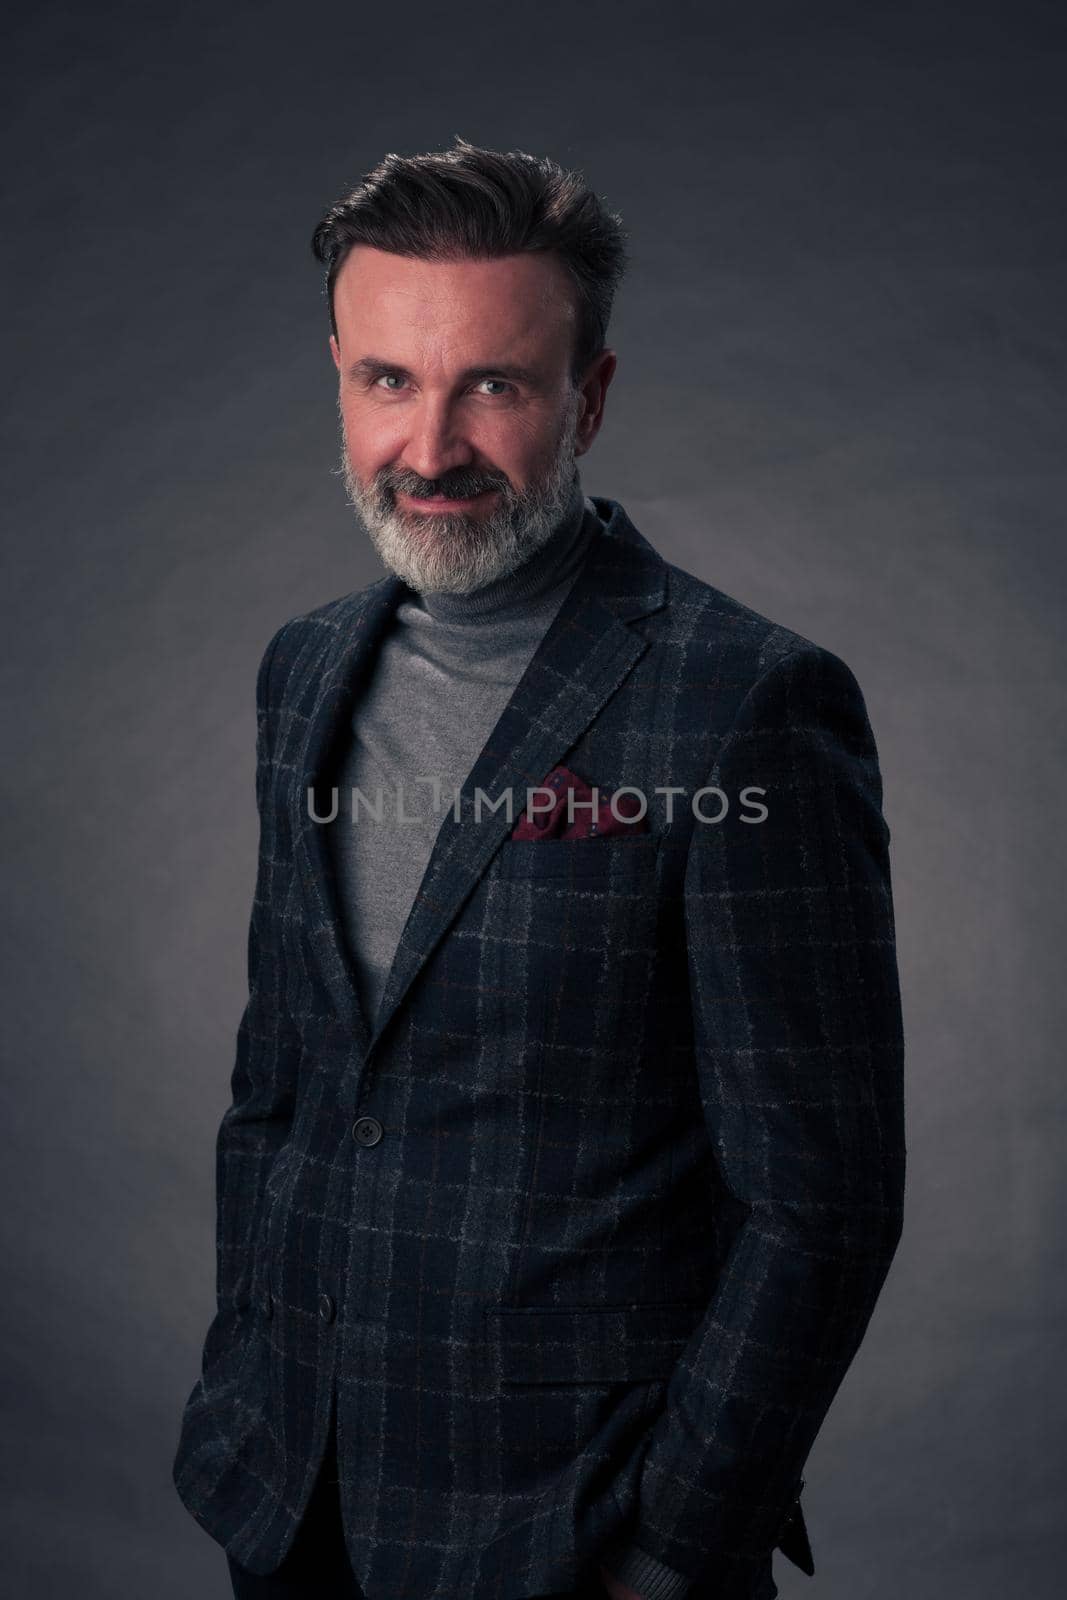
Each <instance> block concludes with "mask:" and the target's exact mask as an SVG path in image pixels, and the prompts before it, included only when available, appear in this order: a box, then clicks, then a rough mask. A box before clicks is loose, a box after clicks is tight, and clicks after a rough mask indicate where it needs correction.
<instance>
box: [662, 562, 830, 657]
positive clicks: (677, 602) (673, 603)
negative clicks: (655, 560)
mask: <svg viewBox="0 0 1067 1600" xmlns="http://www.w3.org/2000/svg"><path fill="white" fill-rule="evenodd" d="M664 565H665V567H666V568H667V575H668V588H667V595H668V606H667V609H666V616H667V621H666V623H665V625H664V627H665V633H667V634H669V635H670V636H671V639H672V642H675V643H678V644H680V645H683V646H684V647H685V648H686V649H687V651H689V652H695V659H697V660H699V659H701V658H703V659H705V660H706V662H707V663H708V664H709V665H714V666H716V667H721V666H722V665H723V663H724V662H728V663H729V665H730V668H731V676H733V677H739V678H746V677H747V678H748V679H749V681H751V682H755V681H756V680H757V679H759V678H761V677H763V676H764V674H765V673H767V672H769V671H771V670H772V669H773V668H774V667H775V666H776V665H777V664H778V663H779V662H780V661H781V660H783V658H785V657H787V656H803V657H807V658H810V659H812V660H816V661H819V662H821V663H825V664H828V665H833V664H835V663H836V664H837V665H839V666H840V667H843V668H844V670H845V671H846V672H847V671H848V670H849V669H848V668H847V666H845V663H844V662H843V661H841V659H840V657H838V656H835V655H834V654H833V652H832V651H830V650H828V649H826V647H825V646H823V645H820V644H818V643H817V642H816V641H815V640H814V639H809V638H807V637H806V635H804V634H802V633H798V632H797V631H796V629H794V628H788V627H786V626H785V624H784V623H781V622H776V621H775V620H774V619H773V618H772V617H766V616H764V615H763V613H762V612H760V611H757V610H755V609H754V607H752V606H749V605H746V604H745V603H744V601H742V600H737V599H735V598H734V596H733V595H729V594H726V593H725V592H724V591H723V590H722V589H718V588H716V587H715V585H714V584H712V583H708V582H706V581H705V580H704V579H703V578H698V577H697V576H696V575H695V574H694V573H692V572H688V571H686V569H685V568H684V567H679V566H677V565H676V564H675V563H674V562H672V561H667V560H666V559H664Z"/></svg>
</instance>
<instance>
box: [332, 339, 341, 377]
mask: <svg viewBox="0 0 1067 1600" xmlns="http://www.w3.org/2000/svg"><path fill="white" fill-rule="evenodd" d="M330 354H331V355H332V356H333V364H334V366H335V367H336V368H337V370H338V372H340V370H341V346H340V345H339V344H338V343H337V340H336V339H335V338H334V336H333V334H332V333H331V334H330Z"/></svg>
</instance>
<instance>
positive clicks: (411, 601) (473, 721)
mask: <svg viewBox="0 0 1067 1600" xmlns="http://www.w3.org/2000/svg"><path fill="white" fill-rule="evenodd" d="M600 526H601V524H600V519H599V517H598V516H597V513H596V511H595V509H594V507H593V502H592V501H591V500H587V499H586V498H585V496H584V494H583V493H582V488H581V483H580V481H579V479H578V478H577V477H576V478H575V484H574V492H573V494H572V497H571V500H570V502H569V504H568V507H567V510H566V512H565V514H564V516H563V518H562V519H561V521H560V523H559V525H558V527H557V528H556V529H555V531H554V532H553V533H552V534H551V535H550V537H549V538H548V540H547V541H546V543H545V544H544V545H542V546H541V548H540V549H539V550H537V551H535V552H534V554H533V555H532V556H530V557H529V558H528V559H527V560H526V561H524V562H523V563H522V565H521V566H519V567H517V568H516V569H515V570H514V571H513V572H510V573H507V574H505V576H504V577H502V578H497V579H495V580H494V581H493V582H491V583H488V584H484V585H483V586H482V587H481V588H480V589H476V590H474V591H473V592H472V593H470V594H445V593H436V592H432V591H424V592H423V593H421V594H415V593H412V594H411V595H410V596H408V597H406V598H405V599H403V600H402V601H401V602H400V604H399V605H398V606H397V608H396V612H395V615H394V617H393V621H392V623H391V624H390V626H389V629H388V631H387V632H386V634H385V637H384V639H383V641H382V644H381V647H380V649H379V651H378V654H377V657H376V659H375V662H374V666H373V668H372V672H371V676H370V679H369V681H368V682H367V684H366V685H365V687H364V689H363V690H362V691H361V693H360V695H359V697H358V703H357V704H356V705H355V706H354V708H353V715H352V732H351V739H350V742H349V745H348V748H347V750H346V751H345V753H344V756H343V758H342V763H341V766H340V769H339V772H338V777H337V788H338V791H339V793H338V811H337V816H336V818H335V819H334V821H333V822H331V823H330V824H329V825H328V827H327V834H328V838H329V844H330V850H331V856H332V859H333V866H334V873H335V878H336V882H337V889H338V899H339V902H340V910H341V916H342V920H343V923H344V927H345V932H346V935H347V938H348V944H349V948H350V950H351V953H352V960H353V965H354V968H355V972H356V978H357V982H358V986H359V991H360V994H359V998H360V1002H361V1004H362V1006H363V1009H364V1013H365V1015H366V1017H367V1019H368V1021H369V1022H371V1023H372V1024H373V1021H374V1018H375V1016H376V1014H377V1009H378V1002H379V1000H380V999H381V995H382V992H383V990H384V988H385V981H386V978H387V976H388V974H389V968H390V967H391V965H392V961H393V953H394V951H395V950H396V946H397V943H398V942H399V939H400V934H401V931H402V929H403V926H404V923H405V922H406V920H407V916H408V912H409V910H410V909H411V903H412V901H413V900H414V898H415V893H416V890H417V889H418V887H419V884H420V883H421V881H422V875H423V873H424V871H425V869H426V863H427V862H428V861H429V859H430V852H431V851H432V849H433V846H434V841H435V840H436V838H437V834H438V831H439V829H440V827H441V823H442V821H443V819H444V815H445V812H446V811H447V810H448V808H449V807H450V806H451V804H452V801H453V798H454V794H455V791H456V790H457V789H459V788H461V787H462V785H463V781H464V779H465V778H466V777H467V774H468V773H469V772H470V770H471V768H472V767H473V766H474V763H475V760H476V759H477V757H478V756H479V754H480V753H481V751H482V748H483V746H484V745H485V742H486V740H487V739H488V737H489V735H490V733H491V732H492V730H493V728H494V726H495V725H496V722H497V719H498V718H499V716H500V713H501V712H502V711H503V709H504V707H505V705H506V704H507V702H508V700H509V699H510V698H511V695H512V691H513V690H514V688H515V685H516V684H517V683H518V681H519V679H520V678H521V676H522V674H523V672H524V671H525V669H526V667H527V664H528V663H529V661H530V659H531V657H532V656H533V654H534V651H535V650H536V649H537V646H538V645H539V644H540V642H541V640H542V638H543V637H544V635H545V633H546V631H547V629H548V626H549V623H550V622H551V621H552V619H553V617H554V616H555V615H556V612H557V611H558V610H559V608H560V606H561V605H562V604H563V601H564V599H565V597H566V595H567V593H568V591H569V590H570V588H571V585H572V584H573V583H574V581H575V579H576V578H577V576H578V572H579V570H580V568H581V565H582V562H583V560H584V558H585V555H586V552H587V551H588V549H589V546H590V544H591V542H592V540H593V539H594V538H595V536H596V534H597V532H598V531H599V528H600ZM420 778H421V779H425V780H434V779H436V780H438V782H439V784H440V788H439V789H436V786H435V784H434V782H432V781H425V782H417V781H416V780H417V779H420ZM353 789H356V790H358V791H359V792H360V795H362V796H363V797H365V802H366V803H364V801H363V800H361V799H360V795H357V796H353V794H352V790H353ZM398 796H399V797H400V799H402V806H398ZM379 810H380V813H381V815H380V819H379V816H378V811H379ZM398 811H399V812H400V813H401V814H400V815H399V816H398Z"/></svg>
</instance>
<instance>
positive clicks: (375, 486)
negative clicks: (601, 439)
mask: <svg viewBox="0 0 1067 1600" xmlns="http://www.w3.org/2000/svg"><path fill="white" fill-rule="evenodd" d="M334 317H335V319H336V322H337V338H336V339H334V338H331V339H330V350H331V353H332V355H333V359H334V363H335V365H336V367H337V371H338V376H339V390H338V406H339V409H340V413H341V423H342V429H343V434H344V444H343V450H342V471H343V475H344V478H345V483H346V486H347V489H348V494H349V499H350V500H351V503H352V505H353V507H354V509H355V510H356V511H357V512H358V513H359V516H360V518H361V520H362V521H363V522H364V523H365V525H366V527H367V531H368V532H369V534H370V537H371V540H372V542H373V543H374V546H375V549H376V550H377V552H378V555H379V556H380V558H381V560H382V561H383V563H384V564H385V565H386V566H387V567H389V568H390V569H391V570H392V571H394V572H396V573H398V574H399V575H400V576H401V577H402V578H404V579H405V580H406V581H407V582H408V583H410V584H411V586H412V587H413V588H415V589H417V590H429V591H434V590H438V591H449V592H452V593H467V592H469V591H470V590H472V589H475V588H479V587H480V586H481V585H482V584H485V583H489V582H491V581H492V580H493V579H494V578H497V577H500V576H502V575H503V574H505V573H507V572H510V571H512V570H513V569H514V568H515V567H516V566H518V565H519V564H520V563H521V562H522V561H524V560H526V559H527V557H528V556H529V555H530V554H531V553H532V552H533V551H534V550H536V549H538V548H540V546H541V545H543V544H544V542H545V540H546V539H547V538H548V537H549V535H550V534H551V533H552V531H553V529H554V528H555V527H556V526H557V525H558V523H559V521H560V518H561V516H562V515H563V513H564V511H565V510H566V508H567V504H568V502H569V500H570V497H571V494H572V492H573V487H574V480H575V476H576V472H577V468H576V465H575V457H576V456H577V455H580V454H582V453H583V451H585V450H587V449H588V448H589V445H590V444H591V443H592V440H593V437H594V436H595V434H596V432H597V430H598V428H599V426H600V419H601V413H602V408H603V396H604V391H605V390H606V388H607V385H608V383H609V382H610V379H611V375H612V373H613V371H614V368H615V356H614V354H613V353H612V352H611V351H603V352H602V353H601V355H600V356H599V357H597V358H596V360H595V361H594V362H593V363H591V366H590V369H589V372H588V373H586V374H583V378H582V382H581V384H580V385H579V386H578V387H575V386H574V385H573V384H572V382H571V377H570V366H571V357H572V352H573V349H574V340H575V333H576V305H575V298H574V290H573V287H572V285H571V281H570V279H569V277H568V275H567V272H566V269H565V268H564V267H563V266H562V265H561V263H560V262H559V261H558V260H557V259H556V258H555V257H554V256H552V255H549V254H543V253H540V254H530V253H527V254H522V255H514V256H505V257H501V258H498V259H494V260H461V261H422V260H417V259H413V258H411V257H407V256H399V255H393V254H392V253H390V252H386V251H382V250H374V249H371V248H370V247H369V246H365V245H359V246H356V247H355V248H354V249H353V250H352V251H351V252H350V253H349V255H348V257H347V258H346V260H345V262H344V265H343V266H342V268H341V271H340V272H339V273H338V276H337V281H336V283H335V285H334Z"/></svg>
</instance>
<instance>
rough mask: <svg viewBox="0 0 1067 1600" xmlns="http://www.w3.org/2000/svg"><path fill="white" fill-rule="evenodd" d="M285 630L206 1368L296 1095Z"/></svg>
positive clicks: (259, 739)
mask: <svg viewBox="0 0 1067 1600" xmlns="http://www.w3.org/2000/svg"><path fill="white" fill-rule="evenodd" d="M284 631H285V629H284V628H280V629H279V630H278V632H277V633H276V634H275V635H274V637H273V638H272V639H271V641H270V643H269V645H268V646H267V648H266V651H265V652H264V655H263V657H262V660H261V662H260V665H259V670H258V673H257V677H256V807H257V811H258V814H259V847H258V859H257V866H256V882H255V889H254V893H253V899H252V914H251V918H250V922H249V930H248V1001H247V1004H246V1005H245V1008H244V1013H243V1015H242V1017H241V1021H240V1024H239V1027H238V1030H237V1048H236V1059H235V1063H234V1067H233V1072H232V1076H231V1083H230V1087H231V1104H230V1106H229V1107H228V1109H227V1110H226V1112H225V1114H224V1115H223V1118H222V1121H221V1124H220V1126H219V1130H218V1136H217V1140H216V1152H215V1193H216V1218H217V1221H216V1298H217V1314H216V1317H215V1319H214V1322H213V1323H212V1327H211V1329H210V1331H209V1334H208V1337H207V1340H206V1342H205V1355H204V1366H205V1370H206V1369H207V1367H208V1366H209V1365H210V1364H211V1362H212V1361H213V1360H214V1358H215V1356H216V1355H219V1354H221V1353H222V1351H223V1350H224V1349H225V1348H227V1347H228V1346H229V1345H230V1343H231V1341H232V1340H233V1339H234V1338H236V1337H239V1336H240V1332H241V1330H242V1328H243V1326H244V1321H243V1319H244V1317H245V1315H246V1313H247V1311H248V1309H249V1307H250V1305H251V1302H252V1283H253V1273H254V1269H255V1248H256V1241H257V1236H258V1229H259V1222H260V1216H261V1211H262V1206H263V1198H264V1189H265V1185H266V1181H267V1175H268V1173H269V1171H270V1168H271V1163H272V1162H273V1160H274V1157H275V1155H276V1154H277V1151H278V1149H279V1148H280V1146H281V1145H282V1144H283V1143H284V1141H285V1138H286V1136H287V1133H288V1130H289V1127H290V1124H291V1122H292V1116H293V1109H294V1103H295V1097H296V1080H297V1064H298V1061H299V1056H300V1041H299V1035H298V1034H297V1032H296V1030H295V1029H294V1027H293V1024H292V1021H291V1018H290V1017H289V1014H288V1011H287V1009H286V1000H285V988H286V986H285V972H284V963H283V951H282V942H281V924H280V911H281V902H282V900H283V897H284V894H285V890H286V886H287V883H288V877H289V871H290V867H289V847H288V844H287V832H286V829H285V827H284V825H283V822H282V819H281V816H280V811H279V802H278V800H277V798H276V785H275V782H274V752H273V730H274V721H275V715H274V712H273V711H272V708H271V701H270V675H271V665H272V662H273V659H274V652H275V649H276V647H277V644H278V641H279V639H280V638H281V636H282V634H283V633H284Z"/></svg>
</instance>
